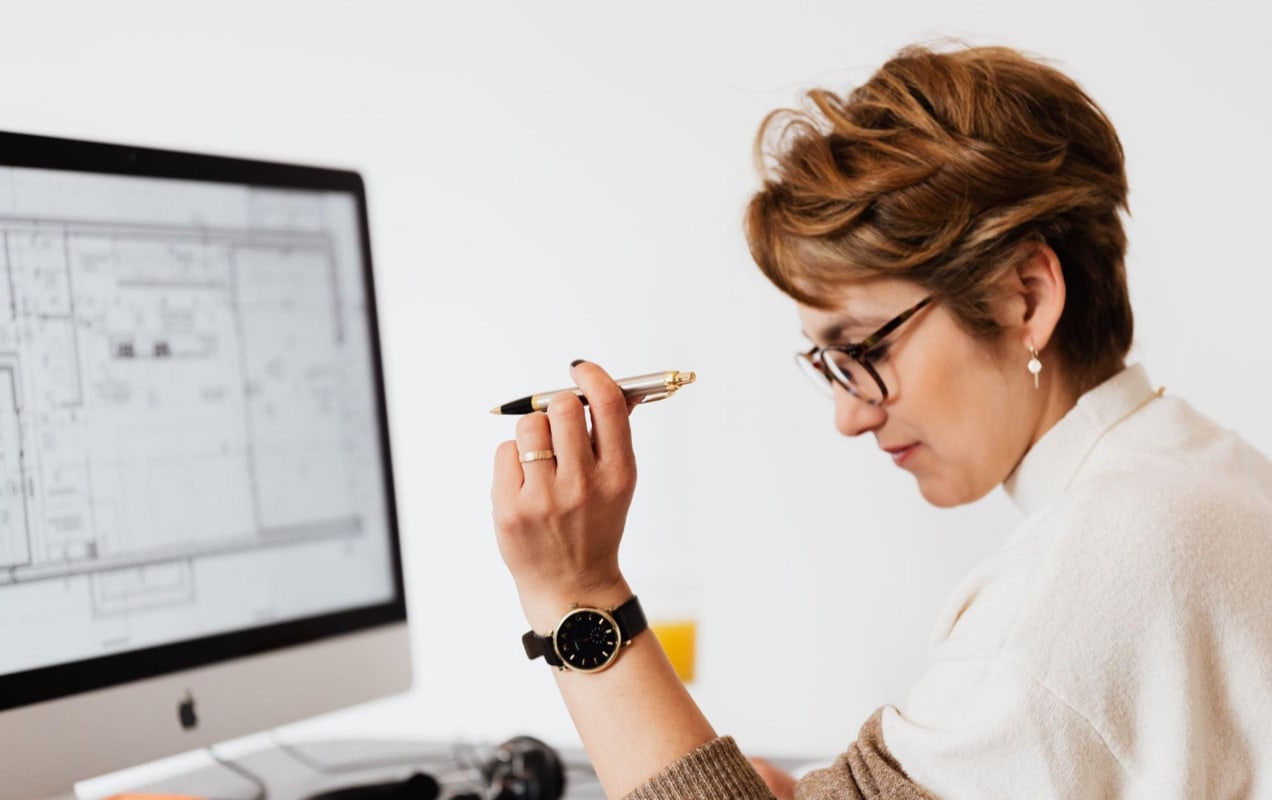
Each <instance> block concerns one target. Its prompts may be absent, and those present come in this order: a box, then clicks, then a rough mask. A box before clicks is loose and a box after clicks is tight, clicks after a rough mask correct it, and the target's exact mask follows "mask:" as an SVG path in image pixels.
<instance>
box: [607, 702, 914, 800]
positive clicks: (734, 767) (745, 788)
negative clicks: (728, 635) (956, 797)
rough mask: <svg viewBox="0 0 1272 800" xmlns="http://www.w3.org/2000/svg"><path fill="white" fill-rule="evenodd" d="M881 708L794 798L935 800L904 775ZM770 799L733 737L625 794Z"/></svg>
mask: <svg viewBox="0 0 1272 800" xmlns="http://www.w3.org/2000/svg"><path fill="white" fill-rule="evenodd" d="M882 719H883V709H882V708H880V709H879V710H877V711H875V713H874V714H872V715H871V716H870V719H868V720H866V724H865V725H863V726H861V732H860V733H859V734H858V737H857V741H856V742H854V743H853V744H852V746H850V747H849V748H848V752H846V753H844V754H843V755H841V756H840V757H839V758H837V759H835V763H834V764H832V765H831V766H830V767H828V768H826V769H819V770H816V771H814V772H810V773H808V774H807V775H805V776H804V777H803V778H802V779H801V780H800V782H799V783H798V784H796V786H795V800H831V799H832V798H833V799H834V800H936V797H935V795H932V794H929V793H928V792H926V791H924V789H923V788H922V787H920V786H918V785H917V784H915V783H914V782H912V781H911V780H910V779H909V777H907V776H906V774H905V770H903V769H901V765H900V764H898V763H897V762H896V760H895V759H893V758H892V755H891V754H890V753H889V752H888V748H887V746H886V745H885V744H884V742H883V723H882ZM688 798H694V799H695V800H772V798H773V795H772V793H771V792H769V790H768V787H767V786H765V785H764V781H762V780H761V779H760V776H759V775H758V774H757V773H756V772H755V770H754V769H753V768H752V767H751V764H750V762H748V761H747V760H746V757H745V756H743V755H742V751H741V750H739V749H738V746H737V743H736V742H734V741H733V738H732V737H729V736H723V737H721V738H719V739H715V740H714V741H711V742H707V743H706V744H704V745H703V746H701V747H699V748H698V749H697V750H694V751H693V752H692V753H690V754H688V755H687V756H685V757H684V758H682V759H680V760H679V761H677V762H676V763H674V764H672V765H671V766H669V767H667V768H666V769H664V770H663V771H662V772H660V773H659V774H657V775H655V776H654V777H653V778H651V779H650V780H649V781H647V782H646V783H644V784H643V785H641V786H638V787H637V788H636V789H635V790H634V791H633V792H632V793H631V794H629V795H628V796H627V800H688Z"/></svg>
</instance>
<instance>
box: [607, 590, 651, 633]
mask: <svg viewBox="0 0 1272 800" xmlns="http://www.w3.org/2000/svg"><path fill="white" fill-rule="evenodd" d="M613 615H614V621H615V622H617V623H618V632H619V633H621V634H622V635H623V641H624V642H630V641H631V640H632V637H633V636H635V635H636V634H638V633H640V632H641V631H643V630H645V629H646V628H648V627H649V623H648V622H646V621H645V610H644V609H642V608H641V607H640V601H639V600H637V599H636V595H632V599H630V600H628V601H627V602H626V603H623V604H622V605H621V606H619V607H618V608H616V609H614V612H613Z"/></svg>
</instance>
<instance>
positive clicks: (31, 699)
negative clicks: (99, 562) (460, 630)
mask: <svg viewBox="0 0 1272 800" xmlns="http://www.w3.org/2000/svg"><path fill="white" fill-rule="evenodd" d="M0 167H31V168H39V169H51V170H64V171H71V172H87V173H99V174H109V175H124V176H133V177H148V178H173V179H178V180H194V181H206V182H212V183H228V184H238V185H247V186H253V187H260V188H269V189H304V190H318V191H336V192H344V193H348V194H352V195H353V196H354V198H355V199H356V204H357V213H358V235H359V239H360V244H361V256H362V272H363V280H364V282H365V288H366V308H367V315H368V328H369V333H370V336H369V341H370V344H371V349H372V354H371V355H372V360H373V362H374V374H375V400H376V404H377V412H378V427H379V437H380V448H381V453H382V461H383V464H382V466H383V469H384V488H385V502H386V509H387V522H388V526H389V531H388V532H389V537H390V540H391V551H392V561H393V565H392V566H393V584H394V585H393V592H394V594H393V598H392V599H390V600H389V601H388V602H385V603H380V604H376V605H371V606H364V607H360V608H355V609H349V610H345V611H340V612H335V613H329V614H322V615H318V616H313V617H306V618H303V619H297V620H292V621H288V622H280V623H275V624H271V625H265V626H261V627H257V628H251V629H247V630H240V631H235V632H232V633H224V634H217V635H213V636H206V637H202V638H198V639H190V640H186V641H181V642H174V643H171V644H165V645H160V646H156V647H148V648H144V649H139V650H132V651H128V652H123V653H116V654H112V655H107V656H100V657H97V658H91V659H85V660H82V661H75V662H69V663H65V664H57V665H53V666H48V667H42V668H39V669H33V670H26V671H23V672H15V673H11V674H9V675H0V711H5V710H8V709H12V708H19V707H23V706H27V705H31V704H34V703H39V702H44V701H48V700H53V699H56V698H61V697H69V696H72V695H75V694H81V693H84V692H89V691H94V690H98V689H104V688H107V687H111V686H117V685H120V684H124V683H129V682H132V681H137V680H144V679H146V678H153V677H157V676H159V675H164V674H168V673H171V672H177V671H181V670H186V669H191V668H194V667H202V666H207V665H211V664H216V663H219V662H224V661H229V660H232V659H237V658H243V657H246V656H254V655H260V654H264V653H268V652H271V651H275V650H279V649H281V648H286V647H292V646H296V645H302V644H306V643H310V642H315V641H319V640H322V639H327V638H330V637H334V636H340V635H344V634H349V633H353V632H355V631H363V630H368V629H371V628H377V627H381V626H385V625H392V624H396V623H401V622H403V621H405V620H406V593H405V587H404V583H403V578H402V552H401V542H400V538H399V534H398V517H397V499H396V493H395V490H394V481H393V464H392V456H391V450H390V447H389V423H388V406H387V403H386V399H385V384H384V366H383V358H382V350H381V345H380V327H379V316H378V313H377V304H376V294H375V279H374V274H373V269H372V260H371V233H370V225H369V223H368V216H367V198H366V188H365V185H364V183H363V180H362V177H361V175H359V174H358V173H357V172H354V171H351V170H347V169H335V168H329V167H319V166H312V165H302V164H291V163H283V162H274V161H258V160H253V159H246V158H238V157H231V156H219V155H211V154H206V153H193V152H183V151H176V150H162V149H156V148H150V147H131V146H127V145H120V144H111V143H106V142H94V141H82V140H75V139H62V138H55V137H50V136H37V135H32V134H24V133H12V132H5V131H0Z"/></svg>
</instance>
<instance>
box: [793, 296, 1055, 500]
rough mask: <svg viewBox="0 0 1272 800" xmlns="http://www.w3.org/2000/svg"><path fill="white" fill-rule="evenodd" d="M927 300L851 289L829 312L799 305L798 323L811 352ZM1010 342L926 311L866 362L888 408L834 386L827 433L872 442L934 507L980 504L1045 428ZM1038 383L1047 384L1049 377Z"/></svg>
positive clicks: (1020, 350) (1038, 401) (851, 338)
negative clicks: (976, 334)
mask: <svg viewBox="0 0 1272 800" xmlns="http://www.w3.org/2000/svg"><path fill="white" fill-rule="evenodd" d="M925 296H926V292H925V291H924V289H923V288H922V287H920V286H918V285H916V284H913V283H909V282H906V281H898V280H877V281H871V282H869V283H859V284H853V285H850V286H845V287H841V288H837V289H836V290H835V293H834V305H833V306H832V307H831V308H830V309H828V310H821V309H815V308H810V307H808V306H804V305H800V306H799V316H800V322H801V324H802V326H803V330H804V334H805V335H806V336H807V337H808V338H809V339H810V340H812V342H813V343H814V344H816V345H821V346H827V345H839V344H853V343H855V342H860V341H861V340H862V339H864V338H865V337H867V336H869V335H870V334H872V333H873V332H874V331H875V330H876V329H878V328H879V327H880V326H882V325H883V324H884V323H886V322H888V321H889V320H890V319H892V318H893V317H895V316H896V315H898V314H900V313H901V312H902V311H904V310H905V309H907V308H909V307H911V306H913V305H914V304H915V303H917V302H919V301H920V300H922V299H923V298H924V297H925ZM1017 335H1018V337H1019V338H1021V341H1019V342H1016V341H1014V340H1013V329H1012V328H1010V327H1009V328H1007V329H1006V330H1005V331H1004V332H1003V336H1002V339H1001V341H1000V344H999V345H997V347H996V349H995V345H992V344H990V343H986V342H983V341H980V340H977V339H974V338H973V337H972V336H971V335H970V334H968V333H966V332H965V331H964V330H963V329H962V328H960V327H959V326H958V324H957V323H956V321H955V319H954V317H953V316H952V315H951V314H950V313H949V312H948V311H947V310H946V309H945V308H944V307H942V305H941V304H940V303H939V302H936V303H931V304H929V305H927V306H925V307H924V308H923V309H922V310H920V311H919V312H918V313H917V314H915V315H914V316H913V317H911V318H910V319H909V320H908V321H906V322H905V323H904V324H903V325H901V327H899V328H897V329H896V330H894V331H893V332H892V333H890V334H889V335H888V336H887V337H886V338H885V339H884V341H883V343H882V344H881V347H883V348H886V351H884V352H883V354H882V356H881V357H879V358H877V359H876V360H874V361H873V362H872V363H873V364H874V366H875V369H876V371H877V372H878V373H879V376H880V377H881V378H883V381H884V383H885V385H886V386H887V389H888V398H887V400H886V401H884V403H883V404H882V405H879V406H872V405H868V404H867V403H865V402H863V401H861V400H859V399H857V398H856V397H854V396H853V395H851V394H849V393H848V392H847V391H846V390H845V389H843V388H842V387H840V386H839V385H837V384H836V385H835V388H834V398H835V427H836V428H837V429H838V430H839V432H840V433H842V434H844V435H845V436H860V435H861V434H864V433H872V434H874V438H875V441H876V442H877V443H878V446H879V448H880V449H881V450H883V451H887V452H881V453H880V454H879V455H880V458H881V459H887V460H888V461H891V462H893V463H895V464H896V466H898V467H900V468H901V469H905V470H908V471H909V472H911V473H912V474H913V475H914V477H915V479H916V480H918V482H919V491H920V492H921V493H922V494H923V497H924V498H925V499H926V500H927V501H928V502H930V503H932V504H933V505H936V506H942V507H946V506H955V505H959V504H962V503H970V502H972V501H973V500H977V499H979V498H981V497H983V496H985V495H986V494H988V493H989V491H990V490H991V489H993V488H994V487H995V486H997V485H999V484H1000V483H1002V482H1003V481H1004V480H1005V479H1006V478H1007V476H1008V475H1010V474H1011V472H1012V470H1013V469H1015V467H1016V465H1017V464H1018V463H1019V462H1020V459H1021V458H1022V457H1023V456H1024V454H1025V452H1026V451H1027V450H1028V449H1029V447H1030V446H1031V445H1032V444H1033V442H1034V441H1036V440H1037V439H1038V438H1039V437H1040V436H1041V435H1042V433H1043V432H1044V431H1045V430H1046V427H1049V424H1048V425H1047V426H1043V422H1044V419H1043V417H1044V412H1045V408H1046V406H1047V401H1046V397H1045V396H1044V394H1047V393H1045V392H1039V391H1037V390H1035V388H1034V384H1033V376H1032V375H1031V374H1030V373H1029V371H1028V370H1027V368H1026V363H1027V362H1028V361H1029V352H1028V350H1027V349H1026V346H1027V345H1028V344H1029V343H1028V342H1026V341H1024V340H1023V334H1019V333H1018V332H1017ZM1043 377H1044V378H1048V377H1049V378H1051V382H1052V383H1053V385H1054V382H1055V380H1056V378H1057V376H1054V375H1052V376H1047V375H1046V374H1045V373H1044V375H1043ZM1057 418H1058V417H1057ZM884 463H886V462H884ZM889 466H891V465H889Z"/></svg>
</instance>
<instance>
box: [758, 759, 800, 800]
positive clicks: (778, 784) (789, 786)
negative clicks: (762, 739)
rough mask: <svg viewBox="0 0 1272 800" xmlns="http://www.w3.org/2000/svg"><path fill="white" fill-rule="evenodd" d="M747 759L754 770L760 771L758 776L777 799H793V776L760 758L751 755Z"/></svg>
mask: <svg viewBox="0 0 1272 800" xmlns="http://www.w3.org/2000/svg"><path fill="white" fill-rule="evenodd" d="M747 760H748V761H750V762H751V766H752V767H755V771H756V772H758V773H760V778H761V779H763V781H764V783H765V785H766V786H768V788H769V791H770V792H772V793H773V796H774V797H776V798H777V800H794V797H795V776H793V775H791V774H790V773H789V772H786V771H785V770H782V769H778V768H777V767H775V766H773V765H772V764H771V763H769V762H768V761H765V760H764V759H762V758H757V757H754V756H753V757H751V758H749V759H747Z"/></svg>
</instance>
